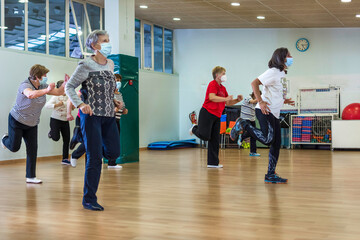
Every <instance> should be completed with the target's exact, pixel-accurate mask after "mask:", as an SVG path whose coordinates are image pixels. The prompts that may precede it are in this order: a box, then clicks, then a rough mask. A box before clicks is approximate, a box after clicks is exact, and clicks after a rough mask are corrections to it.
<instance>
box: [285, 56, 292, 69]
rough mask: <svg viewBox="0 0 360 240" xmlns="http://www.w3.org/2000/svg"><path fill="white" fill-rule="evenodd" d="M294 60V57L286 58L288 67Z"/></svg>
mask: <svg viewBox="0 0 360 240" xmlns="http://www.w3.org/2000/svg"><path fill="white" fill-rule="evenodd" d="M293 62H294V59H293V58H286V62H285V65H286V66H287V67H290V66H291V65H292V64H293Z"/></svg>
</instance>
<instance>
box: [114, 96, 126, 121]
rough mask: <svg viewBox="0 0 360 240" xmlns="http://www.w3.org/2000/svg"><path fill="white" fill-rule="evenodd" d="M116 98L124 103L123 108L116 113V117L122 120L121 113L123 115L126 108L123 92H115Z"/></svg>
mask: <svg viewBox="0 0 360 240" xmlns="http://www.w3.org/2000/svg"><path fill="white" fill-rule="evenodd" d="M114 98H115V99H116V100H117V101H120V102H122V103H123V107H122V109H120V110H119V111H117V112H116V113H115V117H116V119H117V120H120V118H121V115H122V113H123V110H124V108H125V102H124V99H123V96H122V94H121V93H120V92H119V93H115V94H114Z"/></svg>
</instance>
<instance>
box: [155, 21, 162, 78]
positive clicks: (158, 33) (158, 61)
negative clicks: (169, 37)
mask: <svg viewBox="0 0 360 240" xmlns="http://www.w3.org/2000/svg"><path fill="white" fill-rule="evenodd" d="M163 43H164V41H163V28H162V27H158V26H154V70H155V71H157V72H163V71H164V64H163V59H164V56H163Z"/></svg>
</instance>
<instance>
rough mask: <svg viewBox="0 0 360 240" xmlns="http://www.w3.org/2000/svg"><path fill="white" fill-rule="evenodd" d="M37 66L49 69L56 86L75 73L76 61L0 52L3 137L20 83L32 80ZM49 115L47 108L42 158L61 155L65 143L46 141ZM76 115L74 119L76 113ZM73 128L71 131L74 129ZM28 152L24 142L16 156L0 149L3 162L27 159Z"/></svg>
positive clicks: (40, 149) (41, 126)
mask: <svg viewBox="0 0 360 240" xmlns="http://www.w3.org/2000/svg"><path fill="white" fill-rule="evenodd" d="M34 64H42V65H44V66H46V67H47V68H48V69H49V70H50V72H49V73H48V78H49V82H57V81H58V80H63V79H64V74H65V73H68V74H69V75H71V74H72V73H73V72H74V70H75V68H76V66H77V60H74V59H65V58H60V57H54V56H46V55H43V54H34V53H25V52H21V51H12V50H9V49H3V48H0V73H1V79H0V81H1V94H0V102H1V105H0V112H1V113H2V114H1V115H0V135H1V136H0V137H2V136H3V134H4V133H7V132H8V116H9V112H10V109H11V108H12V107H13V105H14V103H15V99H16V93H17V89H18V87H19V85H20V83H21V82H22V81H24V80H25V79H26V78H27V77H28V76H29V70H30V68H31V66H33V65H34ZM47 98H48V99H49V98H50V97H49V96H48V97H47ZM50 115H51V110H49V109H45V108H44V109H43V110H42V113H41V118H40V124H39V127H38V145H39V147H38V156H39V157H43V156H54V155H61V154H62V140H60V141H59V142H54V141H52V140H50V139H49V138H48V137H47V134H48V132H49V129H50V127H49V123H50ZM73 115H74V116H75V112H74V114H73ZM73 124H74V123H72V125H71V129H73ZM25 152H26V149H25V144H24V142H23V143H22V145H21V148H20V150H19V151H18V152H16V153H12V152H10V151H9V150H7V149H6V150H5V149H3V148H0V161H1V160H9V159H20V158H25V157H26V154H25ZM59 160H60V159H59Z"/></svg>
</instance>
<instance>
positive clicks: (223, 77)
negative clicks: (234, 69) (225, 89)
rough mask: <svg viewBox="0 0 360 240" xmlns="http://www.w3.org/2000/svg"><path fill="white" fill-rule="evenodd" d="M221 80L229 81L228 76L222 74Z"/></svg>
mask: <svg viewBox="0 0 360 240" xmlns="http://www.w3.org/2000/svg"><path fill="white" fill-rule="evenodd" d="M220 80H221V82H222V83H223V82H226V81H227V76H226V75H222V76H221V78H220Z"/></svg>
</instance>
